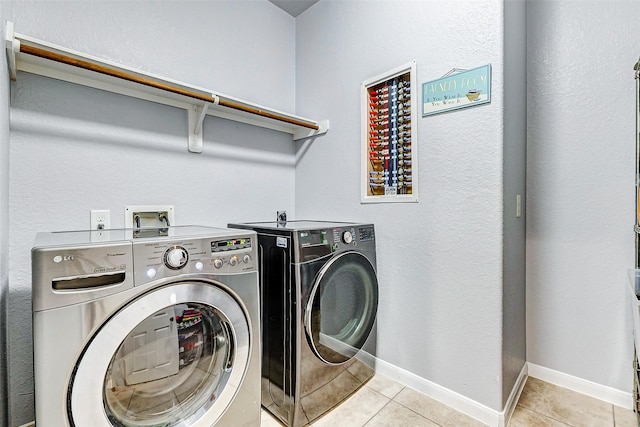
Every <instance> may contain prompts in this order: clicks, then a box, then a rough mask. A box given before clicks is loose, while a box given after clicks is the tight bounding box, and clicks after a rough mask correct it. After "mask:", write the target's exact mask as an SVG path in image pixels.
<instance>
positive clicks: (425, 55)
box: [296, 1, 524, 411]
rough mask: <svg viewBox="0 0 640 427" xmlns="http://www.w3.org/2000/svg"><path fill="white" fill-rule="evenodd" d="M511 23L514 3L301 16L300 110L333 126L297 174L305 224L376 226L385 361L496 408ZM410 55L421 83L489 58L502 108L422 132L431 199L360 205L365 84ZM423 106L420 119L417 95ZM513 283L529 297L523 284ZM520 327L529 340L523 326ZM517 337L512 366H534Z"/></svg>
mask: <svg viewBox="0 0 640 427" xmlns="http://www.w3.org/2000/svg"><path fill="white" fill-rule="evenodd" d="M471 17H472V18H471ZM503 18H504V11H503V2H502V1H455V2H451V1H422V2H416V1H393V2H377V1H348V2H342V1H320V2H319V3H317V4H316V5H314V6H313V7H312V8H311V9H309V10H308V11H307V12H305V13H304V14H302V15H300V16H299V17H298V18H297V20H296V30H297V36H296V61H297V68H296V69H297V76H296V79H297V89H296V106H297V111H298V113H299V114H302V115H305V114H310V113H312V112H313V114H315V115H317V116H320V117H325V116H326V117H330V118H331V130H330V132H329V133H328V134H327V135H326V136H325V137H323V138H322V141H318V142H317V143H316V144H314V145H313V146H311V147H310V148H309V149H308V150H307V151H306V153H305V155H304V156H303V157H302V159H301V160H300V162H299V164H298V167H297V168H296V212H297V214H298V217H299V218H324V219H336V220H353V221H371V222H373V223H375V224H376V230H377V248H378V254H379V255H378V256H379V258H378V259H379V262H378V271H379V276H380V307H379V312H378V313H379V317H378V357H379V358H381V359H382V360H384V361H386V362H388V363H390V364H392V365H394V366H397V367H400V368H402V369H405V370H407V371H409V372H412V373H414V374H416V375H418V376H419V377H422V378H425V379H427V380H429V381H432V382H434V383H436V384H439V385H441V386H443V387H446V388H448V389H449V390H453V391H455V392H457V393H460V394H462V395H464V396H466V397H468V398H470V399H473V400H475V401H477V402H480V403H482V404H484V405H486V406H488V407H490V408H493V409H495V410H498V411H500V410H502V406H503V400H504V399H503V385H502V378H503V366H502V365H503V359H502V353H503V348H502V347H503V339H504V338H505V337H503V169H504V165H503V141H504V138H503V110H504V105H503V96H504V94H503V87H504V85H503V80H504V75H503V61H504V54H503V50H504V46H503ZM469 19H472V21H473V23H472V24H470V25H465V24H464V23H465V22H467V21H468V20H469ZM328 29H330V31H329V30H328ZM411 60H416V61H417V68H418V70H417V83H418V84H421V83H423V82H425V81H428V80H433V79H437V78H439V77H441V76H442V75H444V74H445V73H447V72H448V71H450V70H451V69H452V68H473V67H478V66H481V65H485V64H488V63H491V64H492V74H493V78H492V83H493V84H492V86H493V88H492V102H491V104H489V105H484V106H479V107H475V108H467V109H464V110H460V111H456V112H452V113H447V114H440V115H437V116H431V117H428V118H422V117H419V118H418V123H416V124H412V125H417V127H418V145H419V152H418V153H416V152H415V151H414V155H416V154H419V156H420V171H419V172H420V174H419V180H420V182H419V185H420V193H419V197H420V201H419V203H417V204H368V205H361V204H360V179H361V176H360V145H361V140H360V114H361V112H360V83H361V82H362V81H364V80H367V79H369V78H371V77H374V76H377V75H380V74H382V73H384V72H386V71H388V70H391V69H393V68H395V67H397V66H400V65H402V64H405V63H407V62H409V61H411ZM520 84H524V82H522V81H520ZM421 92H422V90H421V88H420V90H418V93H416V94H414V96H415V97H418V96H419V94H420V93H421ZM416 108H419V114H420V115H421V113H422V106H421V105H420V102H419V101H418V102H417V103H416ZM516 142H518V143H521V142H522V141H521V138H520V141H516ZM520 174H522V172H520ZM415 175H417V173H416V172H414V176H415ZM514 197H515V196H514ZM513 286H515V287H517V288H518V289H520V290H521V289H522V286H523V284H522V281H521V280H520V281H519V282H517V283H515V282H514V283H513ZM516 299H517V301H516V302H517V303H521V302H522V299H521V298H520V297H517V298H516ZM513 310H515V311H517V312H518V313H522V312H523V311H524V307H523V306H520V307H514V309H513ZM507 317H508V318H509V319H511V318H512V317H513V318H514V319H515V318H516V317H517V316H515V315H511V314H509V315H508V316H507ZM520 317H521V316H520ZM518 322H519V326H520V327H521V329H522V331H523V332H522V334H524V324H523V323H524V318H522V317H521V318H520V319H519V320H518ZM506 338H507V342H506V343H505V346H511V345H516V346H517V347H518V348H517V349H515V355H511V354H510V355H509V356H508V358H515V360H519V361H520V362H522V360H523V354H524V348H523V342H524V340H523V337H522V336H521V337H513V336H512V334H510V335H509V336H508V337H506ZM508 350H509V351H511V350H510V349H508ZM510 363H511V364H513V365H515V363H513V362H510ZM521 367H522V365H521V366H520V368H521ZM513 370H514V367H511V366H510V367H509V368H508V369H507V373H509V381H510V382H512V381H513V379H512V378H511V376H512V375H511V372H512V371H513ZM518 371H519V369H518ZM506 388H509V387H506Z"/></svg>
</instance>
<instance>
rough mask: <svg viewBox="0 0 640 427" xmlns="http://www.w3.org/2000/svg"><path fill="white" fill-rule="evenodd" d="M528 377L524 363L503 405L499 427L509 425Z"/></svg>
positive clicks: (526, 366) (527, 370) (527, 369)
mask: <svg viewBox="0 0 640 427" xmlns="http://www.w3.org/2000/svg"><path fill="white" fill-rule="evenodd" d="M528 377H529V367H528V365H527V364H526V363H525V364H524V365H523V366H522V369H521V370H520V374H518V378H517V379H516V383H515V384H514V385H513V388H512V389H511V393H510V394H509V398H508V399H507V401H506V403H505V405H504V411H502V413H501V418H500V420H499V421H500V422H499V424H498V425H499V427H506V426H508V425H509V421H510V420H511V416H512V415H513V413H514V411H515V410H516V406H518V400H520V395H521V394H522V390H523V389H524V385H525V384H526V382H527V378H528Z"/></svg>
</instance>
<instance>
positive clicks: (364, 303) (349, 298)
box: [305, 252, 378, 364]
mask: <svg viewBox="0 0 640 427" xmlns="http://www.w3.org/2000/svg"><path fill="white" fill-rule="evenodd" d="M377 309H378V279H377V277H376V272H375V270H374V268H373V266H372V265H371V263H370V262H369V260H368V259H367V258H366V257H365V256H364V255H362V254H360V253H358V252H345V253H343V254H340V255H338V256H336V257H334V258H332V259H331V260H329V261H328V262H327V263H326V264H325V265H324V266H323V267H322V269H321V270H320V272H319V273H318V275H317V276H316V280H315V283H314V285H313V287H312V290H311V295H310V297H309V302H308V303H307V307H306V312H305V329H306V332H307V339H308V341H309V344H310V345H311V348H312V349H313V351H314V352H315V354H316V355H317V356H318V357H319V358H320V359H322V360H323V361H324V362H325V363H328V364H340V363H344V362H346V361H347V360H349V359H351V358H352V357H353V356H355V355H356V353H357V352H358V351H359V350H360V349H361V348H362V346H363V345H364V343H365V341H366V340H367V338H368V337H369V333H370V332H371V329H372V328H373V324H374V322H375V320H376V312H377Z"/></svg>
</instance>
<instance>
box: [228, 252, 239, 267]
mask: <svg viewBox="0 0 640 427" xmlns="http://www.w3.org/2000/svg"><path fill="white" fill-rule="evenodd" d="M237 263H238V257H237V256H236V255H234V256H232V257H231V258H229V265H230V266H232V267H233V266H234V265H236V264H237Z"/></svg>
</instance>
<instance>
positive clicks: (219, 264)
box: [213, 258, 223, 268]
mask: <svg viewBox="0 0 640 427" xmlns="http://www.w3.org/2000/svg"><path fill="white" fill-rule="evenodd" d="M222 264H223V261H222V260H221V259H220V258H216V259H214V260H213V266H214V267H215V268H222Z"/></svg>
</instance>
